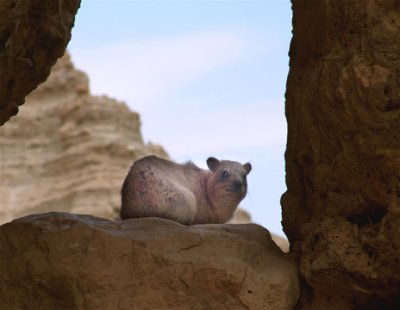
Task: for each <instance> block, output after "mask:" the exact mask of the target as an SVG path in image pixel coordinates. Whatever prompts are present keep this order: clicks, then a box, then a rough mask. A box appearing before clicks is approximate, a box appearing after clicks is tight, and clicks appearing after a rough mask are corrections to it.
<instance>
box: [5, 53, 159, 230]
mask: <svg viewBox="0 0 400 310" xmlns="http://www.w3.org/2000/svg"><path fill="white" fill-rule="evenodd" d="M26 102H27V104H25V105H23V106H22V107H21V111H20V113H19V115H18V117H16V118H13V119H11V120H10V121H9V122H7V123H6V124H5V125H4V126H2V127H1V128H0V149H1V153H0V165H1V175H0V180H1V186H0V197H1V208H0V223H4V222H7V221H9V220H11V219H13V218H17V217H21V216H24V215H27V214H30V213H40V212H48V211H68V212H73V213H88V214H92V215H95V216H101V217H108V218H116V217H117V216H118V212H119V208H120V189H121V184H122V182H123V179H124V178H125V176H126V174H127V172H128V169H129V166H130V165H131V164H132V162H133V161H134V160H136V159H138V158H140V157H143V156H146V155H151V154H155V155H158V156H160V157H167V154H166V153H165V151H164V150H163V149H162V148H161V147H160V146H157V145H153V144H144V143H143V139H142V135H141V133H140V120H139V115H138V114H137V113H134V112H131V111H130V110H129V109H128V107H127V106H126V105H125V104H123V103H120V102H117V101H115V100H112V99H109V98H107V97H95V96H91V95H90V93H89V85H88V78H87V76H86V75H85V74H84V73H82V72H80V71H78V70H76V69H75V68H74V66H73V65H72V63H71V61H70V58H69V56H68V55H65V56H64V57H63V58H61V59H60V60H59V62H57V64H56V65H55V66H54V68H53V70H52V73H51V75H50V77H49V79H48V80H47V81H46V83H44V84H42V85H40V87H39V88H38V89H37V90H35V91H34V92H33V93H32V94H31V95H29V96H28V97H27V99H26Z"/></svg>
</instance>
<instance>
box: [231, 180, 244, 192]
mask: <svg viewBox="0 0 400 310" xmlns="http://www.w3.org/2000/svg"><path fill="white" fill-rule="evenodd" d="M242 186H243V183H242V181H240V180H235V181H233V184H232V187H233V188H232V189H233V190H234V191H235V192H237V191H240V190H241V189H242Z"/></svg>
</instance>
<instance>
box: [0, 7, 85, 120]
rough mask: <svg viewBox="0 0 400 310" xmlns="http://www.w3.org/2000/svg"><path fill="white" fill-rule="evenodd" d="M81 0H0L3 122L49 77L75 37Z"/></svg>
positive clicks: (0, 97) (0, 62) (0, 89)
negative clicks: (73, 35) (53, 67)
mask: <svg viewBox="0 0 400 310" xmlns="http://www.w3.org/2000/svg"><path fill="white" fill-rule="evenodd" d="M79 5H80V0H68V1H64V0H23V1H22V0H1V1H0V125H2V124H4V122H6V121H7V120H8V119H9V118H10V117H11V116H13V115H15V114H17V112H18V106H20V105H21V104H23V103H24V99H25V96H26V95H27V94H29V93H30V92H31V91H32V90H33V89H35V88H36V87H37V86H38V84H40V83H41V82H43V81H45V80H46V79H47V77H48V76H49V74H50V69H51V67H52V66H53V65H54V63H55V62H56V60H57V58H59V57H61V56H62V55H63V54H64V52H65V48H66V47H67V44H68V42H69V40H70V38H71V28H72V26H73V25H74V20H75V14H76V12H77V10H78V8H79Z"/></svg>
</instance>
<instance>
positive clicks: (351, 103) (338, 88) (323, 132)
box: [282, 0, 400, 309]
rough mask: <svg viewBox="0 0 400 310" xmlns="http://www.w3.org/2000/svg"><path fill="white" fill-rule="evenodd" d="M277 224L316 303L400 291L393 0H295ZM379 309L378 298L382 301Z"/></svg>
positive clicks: (398, 8) (399, 94) (399, 93)
mask: <svg viewBox="0 0 400 310" xmlns="http://www.w3.org/2000/svg"><path fill="white" fill-rule="evenodd" d="M293 14H294V18H293V40H292V43H291V47H290V73H289V77H288V83H287V93H286V115H287V120H288V144H287V152H286V173H287V186H288V191H287V192H286V193H285V195H284V196H283V198H282V205H283V226H284V230H285V232H286V234H287V236H288V238H289V241H290V244H291V246H292V251H293V252H294V254H295V255H296V256H297V258H298V261H299V266H300V273H301V276H302V277H303V278H304V279H305V281H306V283H307V284H308V285H309V286H310V289H309V290H308V291H307V292H305V294H304V295H303V299H302V304H301V305H302V306H311V307H314V308H315V309H330V308H335V309H346V308H352V309H354V308H357V307H360V308H362V309H365V308H363V307H364V306H371V307H373V306H374V305H380V307H384V306H388V307H391V306H393V305H395V304H396V302H399V301H400V299H399V292H400V204H399V196H400V187H399V184H400V35H399V34H400V4H399V1H396V0H353V1H347V0H341V1H339V0H336V1H328V0H321V1H299V0H294V1H293ZM380 309H382V308H380Z"/></svg>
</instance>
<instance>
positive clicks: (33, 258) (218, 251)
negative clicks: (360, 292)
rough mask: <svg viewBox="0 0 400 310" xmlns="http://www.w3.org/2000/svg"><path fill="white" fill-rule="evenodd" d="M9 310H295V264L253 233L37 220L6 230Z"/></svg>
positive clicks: (264, 234) (158, 223)
mask: <svg viewBox="0 0 400 310" xmlns="http://www.w3.org/2000/svg"><path fill="white" fill-rule="evenodd" d="M0 242H1V243H0V247H1V252H0V255H1V257H0V262H1V274H2V277H1V281H2V283H1V300H2V306H3V307H4V308H5V309H25V308H26V309H67V308H68V309H83V308H85V309H293V307H294V305H295V303H296V300H297V297H298V294H299V286H298V279H297V272H296V267H295V265H294V264H293V263H292V262H291V261H290V260H289V259H288V257H287V256H286V255H285V254H283V253H282V252H281V251H280V250H279V249H278V247H277V246H276V245H275V244H274V243H273V242H272V240H271V237H270V235H269V233H268V231H267V230H265V229H264V228H262V227H261V226H258V225H255V224H245V225H233V224H231V225H229V224H225V225H194V226H183V225H181V224H178V223H176V222H172V221H168V220H164V219H158V218H144V219H129V220H126V221H116V222H113V221H110V220H105V219H101V218H95V217H92V216H85V215H81V216H78V215H73V214H67V213H47V214H39V215H31V216H28V217H25V218H22V219H18V220H15V221H13V222H11V223H8V224H5V225H3V226H2V227H0Z"/></svg>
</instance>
